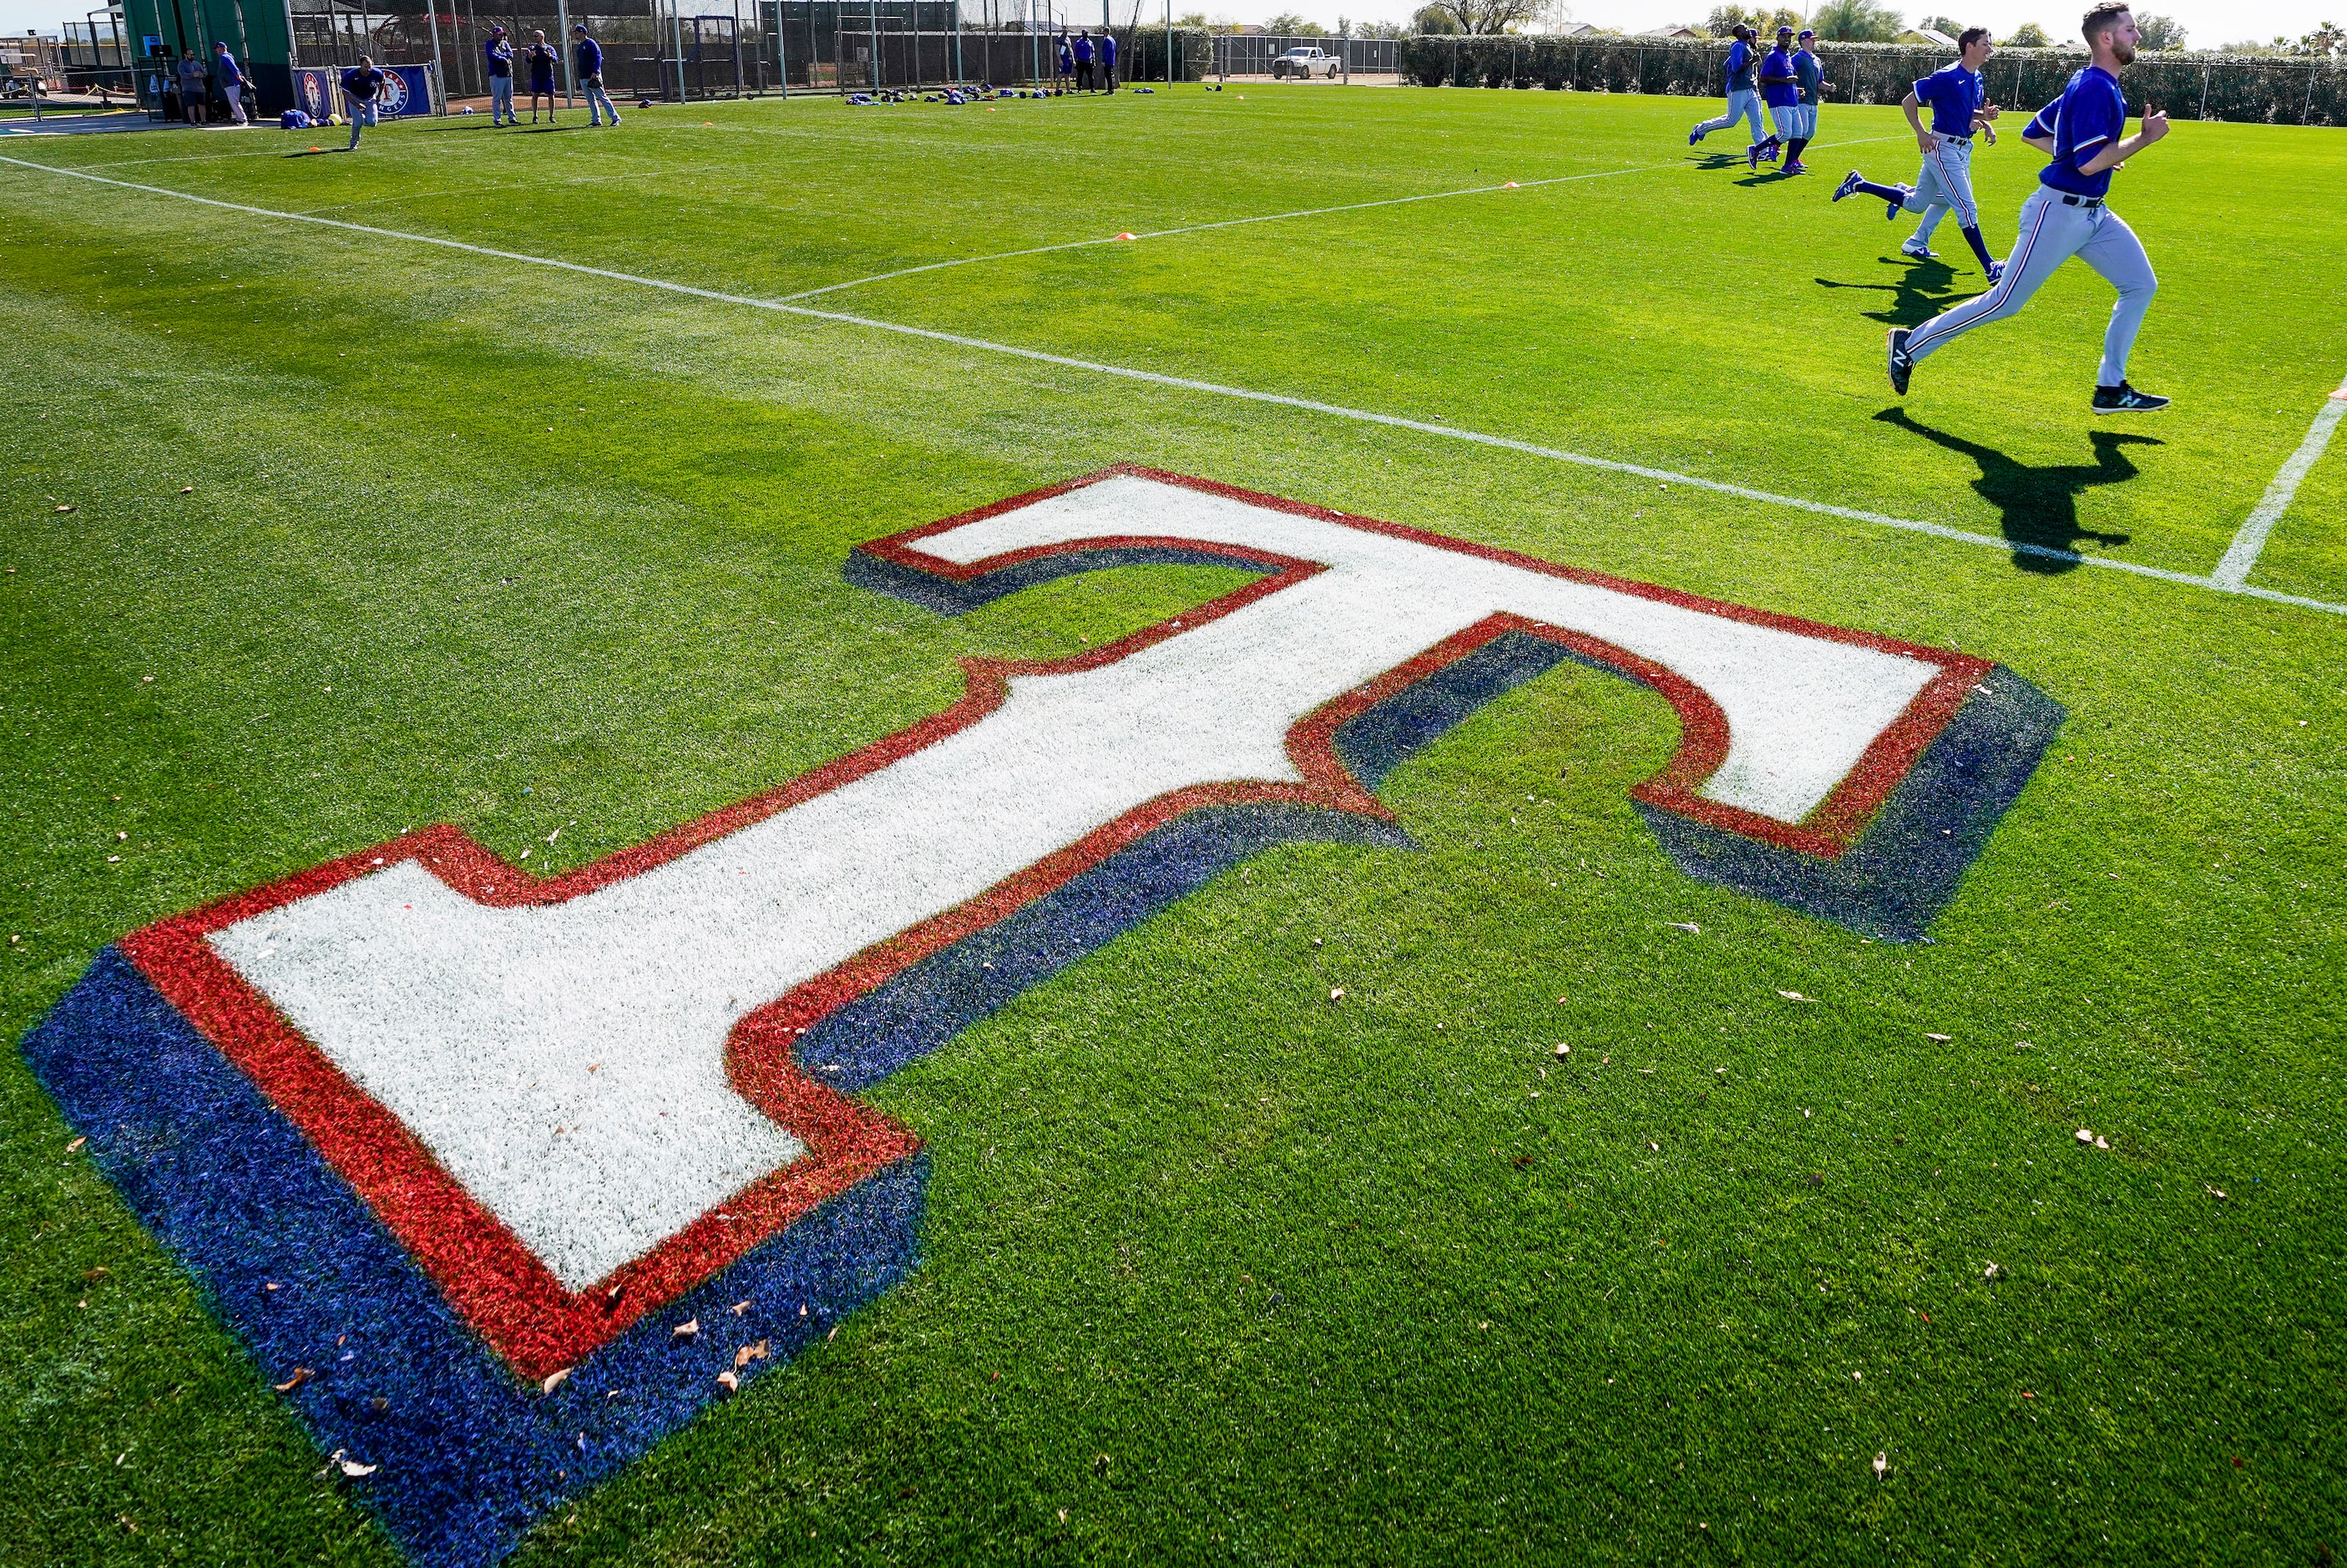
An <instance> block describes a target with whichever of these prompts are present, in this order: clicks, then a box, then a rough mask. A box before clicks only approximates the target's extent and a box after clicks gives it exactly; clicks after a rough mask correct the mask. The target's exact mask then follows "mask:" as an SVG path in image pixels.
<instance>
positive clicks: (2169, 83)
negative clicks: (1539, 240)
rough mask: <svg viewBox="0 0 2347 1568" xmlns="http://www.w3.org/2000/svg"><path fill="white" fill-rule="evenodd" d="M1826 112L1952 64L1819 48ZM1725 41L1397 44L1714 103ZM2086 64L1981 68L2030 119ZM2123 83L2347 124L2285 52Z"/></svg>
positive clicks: (2324, 65) (2130, 89) (2242, 111)
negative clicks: (1708, 99) (1830, 107)
mask: <svg viewBox="0 0 2347 1568" xmlns="http://www.w3.org/2000/svg"><path fill="white" fill-rule="evenodd" d="M1817 53H1818V56H1819V60H1820V61H1821V62H1822V63H1823V64H1824V67H1825V74H1826V80H1827V81H1828V82H1829V84H1830V85H1831V86H1830V90H1829V92H1828V94H1827V96H1826V102H1827V103H1829V104H1850V103H1860V104H1895V103H1897V102H1899V101H1900V100H1901V99H1902V98H1904V97H1906V96H1907V90H1908V88H1909V87H1911V86H1913V85H1914V83H1915V82H1916V81H1917V80H1918V79H1919V78H1921V77H1926V76H1929V75H1930V74H1931V73H1932V72H1933V71H1935V70H1937V69H1939V68H1940V67H1942V66H1943V65H1946V64H1947V56H1946V54H1945V53H1944V52H1943V51H1940V50H1935V49H1915V48H1907V47H1904V46H1899V45H1891V44H1822V45H1819V46H1818V50H1817ZM2085 64H2086V56H2085V55H2084V54H2082V53H2081V52H2079V51H2076V50H2071V49H2000V50H1998V51H1997V53H1996V55H1995V56H1993V58H1992V59H1991V60H1990V61H1989V63H1988V67H1987V70H1986V73H1985V74H1986V77H1987V79H1988V90H1989V98H1990V101H1992V102H1993V103H1996V104H2000V105H2002V106H2004V107H2006V108H2026V109H2030V110H2032V111H2034V110H2035V109H2037V108H2041V107H2042V106H2044V105H2045V104H2047V103H2050V102H2051V101H2053V100H2054V99H2055V98H2056V97H2060V96H2061V93H2062V88H2063V85H2064V84H2065V83H2066V82H2067V81H2068V80H2069V79H2070V76H2071V73H2073V72H2074V71H2075V70H2077V69H2078V68H2079V67H2081V66H2083V65H2085ZM1401 70H1402V76H1403V79H1404V80H1405V81H1410V82H1415V83H1418V84H1419V85H1420V86H1423V87H1546V88H1549V89H1551V90H1556V91H1570V92H1585V93H1586V92H1598V93H1647V94H1656V95H1668V96H1674V97H1720V96H1721V95H1722V93H1723V91H1724V87H1723V84H1724V82H1725V81H1726V78H1727V40H1726V39H1720V40H1717V41H1689V40H1682V39H1668V38H1614V37H1580V38H1543V37H1515V36H1497V37H1463V36H1451V37H1438V36H1427V37H1416V38H1410V39H1407V40H1405V41H1404V42H1403V44H1402V46H1401ZM2122 80H2123V81H2124V83H2125V85H2126V87H2127V98H2128V101H2129V103H2130V105H2131V106H2132V107H2134V108H2137V109H2138V110H2141V109H2146V108H2160V109H2166V110H2167V111H2168V113H2169V114H2170V115H2172V116H2174V117H2175V118H2178V119H2220V120H2234V121H2253V122H2258V123H2263V124H2278V125H2342V124H2347V64H2342V63H2341V62H2337V61H2330V60H2309V59H2298V58H2291V57H2289V56H2264V55H2217V54H2198V55H2195V54H2163V55H2142V56H2137V59H2136V62H2135V64H2134V65H2132V66H2130V67H2127V72H2126V74H2125V76H2124V77H2122Z"/></svg>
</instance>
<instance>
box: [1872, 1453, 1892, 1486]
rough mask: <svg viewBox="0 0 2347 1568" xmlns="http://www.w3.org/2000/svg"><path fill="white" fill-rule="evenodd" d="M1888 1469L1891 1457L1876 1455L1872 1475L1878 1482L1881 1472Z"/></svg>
mask: <svg viewBox="0 0 2347 1568" xmlns="http://www.w3.org/2000/svg"><path fill="white" fill-rule="evenodd" d="M1890 1468H1891V1456H1890V1455H1889V1454H1876V1455H1875V1456H1874V1473H1875V1476H1876V1478H1877V1479H1878V1480H1879V1479H1881V1475H1882V1472H1883V1471H1886V1470H1889V1469H1890Z"/></svg>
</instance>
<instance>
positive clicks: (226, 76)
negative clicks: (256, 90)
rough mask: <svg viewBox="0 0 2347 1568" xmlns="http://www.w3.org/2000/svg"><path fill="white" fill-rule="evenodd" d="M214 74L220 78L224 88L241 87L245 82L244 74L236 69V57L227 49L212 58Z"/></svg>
mask: <svg viewBox="0 0 2347 1568" xmlns="http://www.w3.org/2000/svg"><path fill="white" fill-rule="evenodd" d="M212 74H213V75H214V76H216V77H220V86H222V87H236V86H239V85H240V84H241V83H242V82H243V80H244V73H243V72H242V71H240V70H238V69H237V68H236V56H234V55H231V54H230V53H229V52H228V51H227V50H226V49H222V50H221V51H220V53H219V54H216V55H214V56H212Z"/></svg>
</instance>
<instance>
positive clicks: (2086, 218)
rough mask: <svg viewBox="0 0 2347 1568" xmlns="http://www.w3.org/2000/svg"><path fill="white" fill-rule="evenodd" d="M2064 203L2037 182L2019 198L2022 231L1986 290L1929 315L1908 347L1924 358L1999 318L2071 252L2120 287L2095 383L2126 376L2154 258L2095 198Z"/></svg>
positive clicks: (2151, 290)
mask: <svg viewBox="0 0 2347 1568" xmlns="http://www.w3.org/2000/svg"><path fill="white" fill-rule="evenodd" d="M2071 200H2072V202H2074V203H2075V205H2073V204H2069V203H2065V200H2064V199H2063V193H2062V192H2061V191H2058V190H2053V189H2052V188H2050V187H2048V186H2044V185H2041V186H2039V187H2038V188H2037V190H2036V193H2035V194H2034V195H2032V196H2031V197H2030V198H2029V200H2026V201H2024V202H2023V203H2022V204H2021V234H2020V238H2019V239H2018V240H2016V241H2014V247H2013V254H2012V255H2011V256H2010V257H2008V258H2007V259H2006V261H2005V263H2004V276H2003V277H2002V278H2000V279H1998V280H1997V282H1996V285H1995V287H1993V288H1992V289H1990V290H1989V292H1986V293H1984V294H1980V295H1976V296H1975V297H1973V298H1972V299H1969V300H1966V301H1965V302H1963V304H1961V305H1958V306H1957V307H1956V308H1955V309H1953V310H1952V311H1947V312H1944V313H1942V314H1940V315H1936V316H1933V317H1932V319H1931V320H1930V321H1928V322H1925V323H1923V324H1922V326H1920V327H1917V328H1916V329H1915V330H1914V331H1913V332H1911V333H1908V334H1907V352H1908V353H1909V354H1911V355H1913V356H1914V357H1915V358H1917V359H1925V358H1928V357H1930V356H1931V355H1932V354H1937V353H1938V352H1939V351H1940V350H1941V349H1942V348H1945V347H1946V346H1947V345H1948V343H1950V342H1951V341H1952V340H1953V339H1954V338H1956V337H1957V336H1959V335H1961V334H1962V333H1968V332H1970V331H1972V329H1973V328H1974V327H1976V326H1979V325H1981V324H1982V323H1985V322H1994V321H2002V320H2004V318H2005V317H2006V316H2009V315H2011V314H2013V313H2014V312H2015V311H2017V310H2019V309H2020V308H2021V307H2022V306H2024V305H2025V304H2027V303H2028V302H2029V296H2030V295H2032V294H2034V293H2035V292H2037V291H2038V290H2039V289H2040V288H2041V287H2043V286H2044V284H2045V280H2046V279H2048V278H2050V277H2052V276H2053V275H2054V271H2055V268H2057V267H2059V266H2061V264H2062V263H2063V262H2065V261H2068V260H2069V259H2070V258H2071V257H2073V256H2076V257H2078V258H2080V259H2081V260H2083V261H2085V262H2086V265H2088V266H2089V267H2092V268H2093V269H2094V270H2095V271H2096V272H2100V273H2101V274H2102V275H2103V281H2104V282H2106V283H2108V284H2110V285H2111V287H2113V288H2115V289H2116V290H2117V291H2118V292H2119V297H2118V302H2117V303H2116V304H2115V305H2113V306H2112V307H2111V324H2110V325H2109V326H2108V327H2107V328H2106V329H2105V330H2104V333H2103V363H2102V367H2101V369H2100V370H2099V371H2097V372H2096V383H2095V384H2096V385H2097V386H2116V385H2117V384H2119V383H2121V382H2123V381H2125V380H2126V379H2127V354H2128V353H2129V351H2131V350H2132V349H2133V348H2134V347H2135V334H2136V333H2137V332H2139V331H2141V330H2142V328H2143V315H2144V313H2145V312H2146V311H2147V310H2149V309H2150V308H2151V297H2152V295H2153V294H2155V293H2157V292H2159V280H2158V279H2157V277H2155V276H2153V274H2152V271H2151V258H2150V257H2148V256H2147V255H2145V254H2144V253H2143V241H2140V240H2138V239H2137V238H2136V237H2135V231H2134V230H2132V229H2130V228H2128V227H2127V224H2126V223H2125V222H2124V221H2123V220H2121V219H2120V217H2119V215H2118V214H2117V213H2116V212H2114V211H2112V210H2110V209H2109V208H2108V207H2106V206H2104V205H2103V204H2102V203H2100V202H2096V203H2095V204H2094V205H2092V206H2088V205H2087V204H2086V202H2085V200H2083V199H2078V198H2073V199H2071Z"/></svg>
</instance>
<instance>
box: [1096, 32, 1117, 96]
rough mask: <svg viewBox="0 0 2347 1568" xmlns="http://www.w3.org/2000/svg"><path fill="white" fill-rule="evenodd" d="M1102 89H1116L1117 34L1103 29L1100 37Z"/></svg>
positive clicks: (1112, 90)
mask: <svg viewBox="0 0 2347 1568" xmlns="http://www.w3.org/2000/svg"><path fill="white" fill-rule="evenodd" d="M1100 67H1101V90H1102V92H1110V93H1112V92H1114V91H1116V35H1115V34H1114V33H1111V32H1108V31H1105V30H1103V31H1102V34H1101V39H1100Z"/></svg>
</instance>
